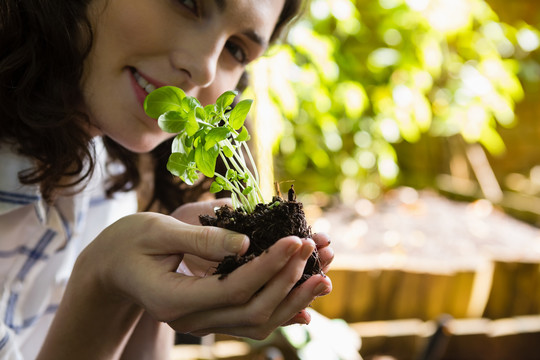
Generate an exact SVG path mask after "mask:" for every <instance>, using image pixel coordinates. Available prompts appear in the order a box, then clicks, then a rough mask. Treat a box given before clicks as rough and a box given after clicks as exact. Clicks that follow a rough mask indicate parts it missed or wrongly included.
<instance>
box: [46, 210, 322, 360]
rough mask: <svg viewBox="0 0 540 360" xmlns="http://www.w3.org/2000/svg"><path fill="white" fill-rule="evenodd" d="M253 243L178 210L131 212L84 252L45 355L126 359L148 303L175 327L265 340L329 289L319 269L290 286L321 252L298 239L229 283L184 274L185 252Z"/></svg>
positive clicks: (282, 243) (215, 254)
mask: <svg viewBox="0 0 540 360" xmlns="http://www.w3.org/2000/svg"><path fill="white" fill-rule="evenodd" d="M248 246H249V241H248V239H247V237H246V236H244V235H240V234H237V233H234V232H231V231H228V230H224V229H218V228H213V227H202V226H194V225H189V224H186V223H183V222H181V221H178V220H176V219H174V218H173V217H170V216H165V215H160V214H153V213H140V214H135V215H130V216H127V217H125V218H122V219H121V220H119V221H117V222H116V223H114V224H113V225H111V226H109V227H108V228H107V229H105V230H104V231H103V232H102V233H101V234H100V235H99V236H98V237H97V238H96V239H95V240H94V241H93V242H92V243H91V244H90V245H89V246H88V247H86V249H85V250H84V251H83V252H82V253H81V255H80V256H79V258H78V260H77V262H76V264H75V267H74V270H73V273H72V276H71V278H70V281H69V283H68V286H67V289H66V293H65V295H64V298H63V300H62V302H61V304H60V307H59V309H58V313H57V316H56V318H55V320H54V322H53V324H52V326H51V329H50V331H49V334H48V337H47V339H46V340H45V344H44V346H43V348H42V352H41V354H40V357H39V359H55V360H62V359H73V358H77V359H118V358H119V357H120V356H121V352H122V350H123V349H124V347H125V346H126V344H127V342H128V339H129V336H130V335H131V334H132V332H133V330H134V328H135V325H136V323H137V322H138V320H139V318H140V317H141V315H142V313H143V309H144V310H146V311H147V312H148V314H149V315H150V316H151V317H152V318H153V319H156V320H157V321H160V322H167V323H169V325H171V327H172V328H173V329H175V330H176V331H180V332H190V333H193V334H206V333H209V332H219V333H225V334H232V335H237V336H246V337H251V338H257V339H260V338H264V337H266V336H268V334H270V333H271V332H272V331H273V330H274V329H275V328H276V327H278V326H280V325H282V324H284V323H286V322H287V321H288V320H290V319H292V318H293V317H295V315H296V314H298V313H299V312H302V310H303V309H304V308H306V307H307V306H308V305H309V304H310V303H311V302H312V301H313V300H314V299H315V297H316V296H318V295H321V294H323V293H327V292H329V291H330V288H331V284H330V282H329V280H328V279H327V278H326V277H323V276H320V275H315V276H312V277H311V278H310V279H308V280H307V281H306V282H305V283H303V284H302V285H301V286H299V287H298V288H295V289H294V290H293V291H291V289H293V287H294V285H295V283H296V282H297V281H298V279H299V278H300V276H301V274H302V272H303V269H304V267H305V264H306V260H307V258H308V257H309V255H310V254H311V252H312V251H313V249H314V248H315V243H314V242H313V241H312V240H309V239H298V238H296V237H287V238H283V239H281V240H279V241H278V242H277V243H276V244H274V245H273V246H272V247H271V248H270V249H269V251H267V252H265V253H264V254H262V255H261V256H259V257H257V259H254V260H252V261H250V262H249V263H248V264H246V265H244V266H242V267H240V268H238V269H236V270H235V271H234V272H233V273H231V274H230V275H229V276H227V277H226V278H225V279H219V277H218V276H206V277H198V276H186V275H184V274H180V273H177V272H176V269H177V268H178V265H179V264H180V262H181V261H182V258H183V256H184V254H192V255H196V256H198V257H201V258H204V259H206V260H209V261H220V260H221V259H223V257H224V256H226V255H233V254H242V253H244V252H245V251H246V250H247V247H248ZM261 289H262V290H261Z"/></svg>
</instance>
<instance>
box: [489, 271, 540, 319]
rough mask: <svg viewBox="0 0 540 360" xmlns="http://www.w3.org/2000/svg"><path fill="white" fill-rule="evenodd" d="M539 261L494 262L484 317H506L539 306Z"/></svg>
mask: <svg viewBox="0 0 540 360" xmlns="http://www.w3.org/2000/svg"><path fill="white" fill-rule="evenodd" d="M539 271H540V266H539V264H538V263H532V262H519V261H494V271H493V281H492V285H491V291H490V295H489V299H488V302H487V304H486V309H485V311H484V317H487V318H490V319H500V318H507V317H512V316H518V315H526V314H532V313H534V312H535V311H536V310H537V309H538V304H537V302H536V297H535V295H536V289H537V286H538V282H539V279H538V274H539Z"/></svg>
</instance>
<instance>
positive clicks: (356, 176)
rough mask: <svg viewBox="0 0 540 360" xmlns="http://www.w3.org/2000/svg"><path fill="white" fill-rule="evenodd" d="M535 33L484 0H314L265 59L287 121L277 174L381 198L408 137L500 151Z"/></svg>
mask: <svg viewBox="0 0 540 360" xmlns="http://www.w3.org/2000/svg"><path fill="white" fill-rule="evenodd" d="M539 38H540V37H539V32H538V31H537V30H536V29H535V28H533V27H530V26H528V25H526V24H524V23H523V24H521V25H519V26H511V25H509V24H506V23H503V22H501V21H500V20H499V19H498V17H497V15H496V14H495V13H494V12H493V11H492V10H491V8H490V7H489V6H488V4H486V2H484V1H483V0H379V1H370V0H369V1H368V0H357V1H351V0H313V1H311V3H310V6H309V8H308V13H307V14H306V16H305V18H304V19H303V20H302V21H301V22H299V23H298V24H296V25H295V27H294V28H293V29H292V31H291V32H290V34H289V38H288V42H287V44H285V45H279V46H278V47H276V48H274V49H273V50H272V52H271V54H270V55H269V57H267V58H266V59H264V60H263V61H264V64H265V65H263V67H262V68H261V66H260V65H259V67H258V68H257V69H258V70H257V71H258V72H265V74H264V76H266V79H267V81H266V85H265V86H266V87H264V88H262V89H261V88H258V90H256V91H267V92H268V93H269V94H271V99H272V106H273V107H274V112H275V113H277V114H279V117H280V118H282V119H283V122H282V123H281V124H279V126H280V127H281V131H280V136H279V137H278V138H277V139H276V141H275V149H274V153H275V164H274V166H275V171H276V178H277V179H278V180H282V179H294V181H295V183H296V184H297V185H296V186H295V187H296V188H297V189H302V191H303V192H313V191H323V192H326V193H331V194H335V193H341V194H342V197H343V198H350V197H358V196H361V197H366V198H369V199H375V198H377V197H378V196H379V195H380V194H381V192H382V191H384V189H385V188H388V187H392V186H395V185H398V184H399V182H400V168H399V161H398V160H399V156H400V154H399V153H397V152H396V144H399V143H400V142H403V141H405V142H408V143H415V142H418V141H419V140H420V139H421V137H422V136H430V137H442V138H445V137H446V138H447V137H455V136H461V137H462V138H463V139H464V140H465V141H466V142H470V143H475V142H477V143H480V144H482V145H483V147H484V148H485V149H486V150H487V152H488V153H490V154H492V155H497V154H502V153H504V151H505V144H504V142H503V140H502V138H501V136H500V134H499V133H500V131H499V129H501V128H502V127H504V128H510V127H512V126H514V125H515V123H516V118H515V115H514V109H515V104H516V103H517V102H519V101H520V100H521V99H522V98H523V96H524V94H523V87H522V84H521V82H520V78H519V75H520V74H525V73H526V71H524V70H526V66H525V65H526V62H525V60H527V56H528V55H529V54H530V53H531V52H534V51H535V50H537V49H538V47H539V44H540V41H539ZM529 65H530V64H529ZM524 66H525V67H524ZM261 69H263V70H261ZM255 75H256V76H259V77H260V76H261V74H255ZM269 121H275V120H269ZM276 126H278V124H276Z"/></svg>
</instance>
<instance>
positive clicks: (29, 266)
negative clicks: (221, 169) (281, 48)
mask: <svg viewBox="0 0 540 360" xmlns="http://www.w3.org/2000/svg"><path fill="white" fill-rule="evenodd" d="M299 8H300V1H297V0H280V1H270V0H260V1H253V0H238V1H234V2H225V1H217V0H199V1H193V0H192V1H180V0H71V1H66V2H57V1H52V0H29V1H24V2H21V1H18V0H4V1H2V2H1V3H0V49H1V50H0V124H1V129H2V130H1V132H0V164H2V165H1V166H2V171H1V172H0V233H1V234H2V241H1V242H0V274H1V276H0V278H1V279H2V280H0V283H1V290H0V293H1V294H0V319H1V321H0V358H2V359H34V358H39V359H64V358H65V359H68V358H69V359H72V358H77V359H95V358H101V359H117V358H120V357H121V356H122V354H123V356H125V357H127V358H130V359H133V358H141V359H142V358H147V359H156V358H159V359H164V358H166V357H165V355H164V352H167V349H168V348H170V346H171V345H172V340H173V339H172V336H171V335H172V330H173V329H174V330H177V331H183V332H190V333H192V334H198V335H202V334H207V333H210V332H220V333H227V334H232V335H236V336H247V337H252V338H263V337H265V336H267V335H268V334H269V333H270V332H271V331H273V330H274V329H275V328H276V327H278V326H281V325H285V324H292V323H307V322H309V315H308V313H307V312H306V311H305V310H304V309H305V307H306V306H308V305H309V304H310V303H311V301H313V299H314V298H315V297H316V296H317V295H319V294H322V293H327V292H328V291H329V289H330V286H331V285H330V282H329V280H328V279H327V278H324V277H323V276H313V277H312V278H310V279H309V280H308V281H306V282H305V283H303V284H302V285H301V286H299V287H296V288H294V290H293V287H294V284H295V283H296V281H297V280H298V279H299V278H300V276H301V273H302V270H303V268H304V267H305V263H306V259H307V257H308V255H309V254H311V253H312V252H313V250H314V247H315V246H317V248H318V249H319V254H320V256H321V260H322V262H323V265H328V263H329V262H330V261H331V258H332V251H331V249H330V248H329V247H328V243H329V240H328V239H327V238H326V237H325V236H317V235H314V236H313V240H311V239H299V238H297V237H286V238H283V239H280V240H279V241H278V242H276V244H275V245H274V246H273V247H272V248H270V249H269V251H268V252H267V253H265V254H263V255H262V256H261V257H260V260H258V261H257V262H253V263H251V264H246V265H245V266H242V267H240V268H239V269H237V270H235V272H234V273H233V274H231V275H230V276H228V277H227V279H226V280H223V281H218V280H217V276H204V273H208V271H206V272H204V271H203V272H202V273H200V275H199V272H197V271H195V270H200V267H201V266H202V267H206V269H208V268H210V267H213V266H216V264H217V262H219V261H220V260H221V259H223V258H224V257H225V256H229V255H235V254H243V253H244V252H245V251H246V250H247V248H248V246H249V239H248V238H247V237H246V236H244V235H241V234H238V233H235V232H232V231H229V230H224V229H218V228H203V227H202V226H196V225H193V224H194V223H195V221H194V219H193V218H194V217H196V216H195V215H194V214H196V215H198V214H204V213H209V212H210V211H212V210H213V208H214V207H216V206H219V205H221V204H223V203H224V202H227V200H221V201H217V200H215V201H208V202H192V203H190V204H187V202H189V201H192V200H195V199H197V198H198V197H199V195H200V194H201V192H202V191H204V190H205V187H204V184H200V186H199V188H198V189H195V190H191V189H190V190H187V189H186V188H185V187H184V186H183V184H178V183H175V182H174V180H171V178H170V176H169V175H168V173H167V170H166V167H165V165H164V164H163V156H162V155H161V154H160V151H162V150H161V149H167V151H168V149H169V148H170V141H171V139H170V137H172V135H170V134H167V133H164V132H162V131H161V129H160V128H159V127H158V125H157V123H156V121H155V120H153V119H151V118H149V117H147V116H146V115H145V113H144V111H143V100H144V98H145V97H146V95H147V94H148V92H149V91H151V90H153V89H154V88H157V87H161V86H163V85H174V86H177V87H179V88H182V89H183V90H184V91H185V93H186V94H189V95H190V96H194V97H197V98H198V99H199V100H200V101H201V102H202V103H203V104H206V103H210V102H214V101H215V100H216V97H217V95H219V94H220V93H222V92H224V91H225V90H230V89H234V88H235V87H236V86H237V84H238V82H239V80H240V79H241V77H242V76H243V74H244V72H245V67H246V65H247V64H248V63H249V62H250V61H252V60H254V59H255V58H257V57H259V56H260V55H262V54H263V53H264V51H265V50H266V48H267V46H268V44H270V43H271V42H273V41H274V40H276V39H277V37H278V34H279V32H280V30H281V29H282V28H283V27H284V26H285V25H286V24H287V23H288V22H289V20H291V19H292V18H293V17H294V16H295V15H296V14H297V12H298V10H299ZM147 152H151V156H150V157H144V159H148V158H151V159H152V161H151V162H152V165H151V166H150V167H151V168H152V169H155V170H154V171H153V173H152V174H150V175H151V176H150V177H147V174H144V176H141V173H140V172H139V168H138V166H139V165H140V159H143V157H142V156H143V153H147ZM165 161H166V158H165ZM143 179H144V180H145V181H146V180H148V179H150V180H149V181H151V182H152V183H151V184H150V185H149V187H150V188H151V189H152V196H151V197H152V198H153V201H154V203H155V204H158V205H160V207H159V208H160V209H163V212H167V213H170V212H172V211H173V210H175V209H176V210H175V212H174V214H173V215H174V216H168V215H163V214H159V213H151V212H144V213H138V214H137V213H136V211H137V199H136V197H135V195H136V192H135V191H131V190H135V189H138V188H139V187H140V186H142V185H143V181H142V180H143ZM120 190H122V191H120ZM184 256H188V257H189V258H190V259H191V261H190V264H196V266H197V267H198V268H197V269H190V268H189V266H188V265H186V262H185V261H183V259H184ZM98 263H99V266H96V264H98ZM192 270H193V271H192ZM194 273H197V275H194ZM261 288H265V289H267V290H263V291H259V290H260V289H261ZM237 294H243V295H242V296H238V295H237ZM255 295H257V296H255ZM203 320H204V321H203ZM160 323H166V325H168V326H165V324H160ZM141 334H145V335H144V336H143V337H142V339H143V340H142V341H141V340H140V339H141ZM131 339H133V340H131ZM161 340H163V341H167V342H168V343H161ZM133 354H136V356H134V355H133Z"/></svg>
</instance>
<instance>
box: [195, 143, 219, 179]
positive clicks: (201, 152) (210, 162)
mask: <svg viewBox="0 0 540 360" xmlns="http://www.w3.org/2000/svg"><path fill="white" fill-rule="evenodd" d="M218 155H219V149H218V147H217V146H214V147H212V148H210V149H208V150H205V149H204V147H202V146H199V147H197V148H196V149H195V162H196V163H197V167H198V168H199V170H200V171H201V172H202V173H203V174H204V175H205V176H207V177H209V178H211V177H213V176H214V173H215V170H216V160H217V157H218Z"/></svg>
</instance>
